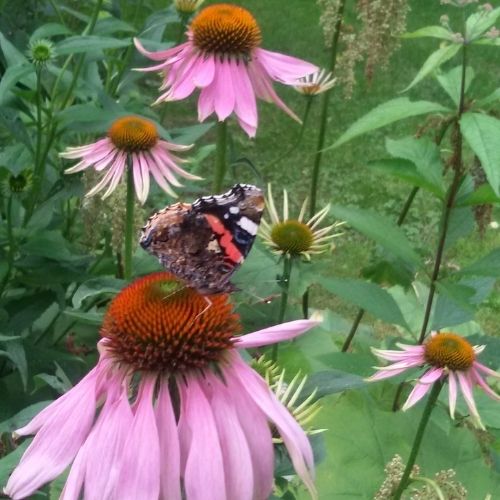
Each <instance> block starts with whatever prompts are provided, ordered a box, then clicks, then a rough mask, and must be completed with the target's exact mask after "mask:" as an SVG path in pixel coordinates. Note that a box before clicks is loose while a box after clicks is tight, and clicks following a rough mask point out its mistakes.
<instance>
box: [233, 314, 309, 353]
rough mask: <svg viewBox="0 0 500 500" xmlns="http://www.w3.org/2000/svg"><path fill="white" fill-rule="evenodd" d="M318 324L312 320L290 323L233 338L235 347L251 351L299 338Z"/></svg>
mask: <svg viewBox="0 0 500 500" xmlns="http://www.w3.org/2000/svg"><path fill="white" fill-rule="evenodd" d="M318 324H319V321H313V320H310V319H299V320H295V321H289V322H288V323H283V324H281V325H275V326H271V327H269V328H264V329H263V330H258V331H256V332H253V333H248V334H247V335H242V336H241V337H233V341H234V346H235V347H236V348H237V349H250V348H252V347H261V346H264V345H269V344H276V343H277V342H282V341H284V340H290V339H293V338H295V337H298V336H299V335H302V334H303V333H304V332H307V330H310V329H311V328H313V327H315V326H317V325H318Z"/></svg>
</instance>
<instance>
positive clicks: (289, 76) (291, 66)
mask: <svg viewBox="0 0 500 500" xmlns="http://www.w3.org/2000/svg"><path fill="white" fill-rule="evenodd" d="M253 57H254V58H255V59H257V60H258V61H259V62H260V64H262V66H263V67H264V69H265V70H266V72H267V74H268V75H269V76H270V77H271V78H272V79H273V80H277V81H279V82H281V83H285V84H288V85H296V84H297V80H298V79H299V78H302V77H304V76H307V75H310V74H311V73H315V72H316V71H318V70H319V68H318V67H317V66H315V65H314V64H311V63H308V62H306V61H303V60H302V59H297V58H296V57H292V56H287V55H285V54H280V53H278V52H272V51H270V50H265V49H260V48H257V49H255V50H254V52H253Z"/></svg>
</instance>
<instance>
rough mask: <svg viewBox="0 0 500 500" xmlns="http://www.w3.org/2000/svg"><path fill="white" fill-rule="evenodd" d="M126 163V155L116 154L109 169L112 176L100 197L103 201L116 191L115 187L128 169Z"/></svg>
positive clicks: (122, 153)
mask: <svg viewBox="0 0 500 500" xmlns="http://www.w3.org/2000/svg"><path fill="white" fill-rule="evenodd" d="M126 162H127V153H124V152H121V153H118V155H117V157H116V159H115V162H114V164H113V166H112V167H111V169H110V171H111V172H113V176H112V177H111V180H110V181H109V186H108V189H107V190H106V192H105V193H104V194H103V195H102V199H103V200H104V199H105V198H107V197H108V196H109V195H110V194H111V193H112V192H113V191H114V190H115V189H116V186H118V183H119V182H120V179H121V178H122V176H123V173H124V171H125V168H128V167H126V165H125V164H126ZM89 196H90V194H89Z"/></svg>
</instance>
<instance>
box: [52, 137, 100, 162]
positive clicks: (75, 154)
mask: <svg viewBox="0 0 500 500" xmlns="http://www.w3.org/2000/svg"><path fill="white" fill-rule="evenodd" d="M108 145H109V138H108V137H105V138H104V139H100V140H99V141H97V142H93V143H92V144H85V145H84V146H77V147H70V148H66V150H65V151H63V152H62V153H59V156H60V157H61V158H67V159H69V160H74V159H76V158H82V157H83V156H85V155H86V154H88V153H91V152H92V151H96V150H98V149H100V148H101V147H107V146H108Z"/></svg>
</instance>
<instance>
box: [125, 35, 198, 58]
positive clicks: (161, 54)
mask: <svg viewBox="0 0 500 500" xmlns="http://www.w3.org/2000/svg"><path fill="white" fill-rule="evenodd" d="M134 45H135V46H136V48H137V50H138V51H139V52H140V53H141V54H142V55H143V56H145V57H147V58H148V59H152V60H153V61H164V60H166V59H169V58H171V57H173V56H175V55H176V54H178V53H179V52H180V51H182V50H184V49H185V48H186V47H188V46H191V45H192V44H191V43H190V42H185V43H183V44H181V45H177V46H176V47H171V48H169V49H166V50H160V51H158V52H150V51H149V50H146V49H145V48H144V46H143V45H142V43H141V41H140V40H139V39H138V38H134Z"/></svg>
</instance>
